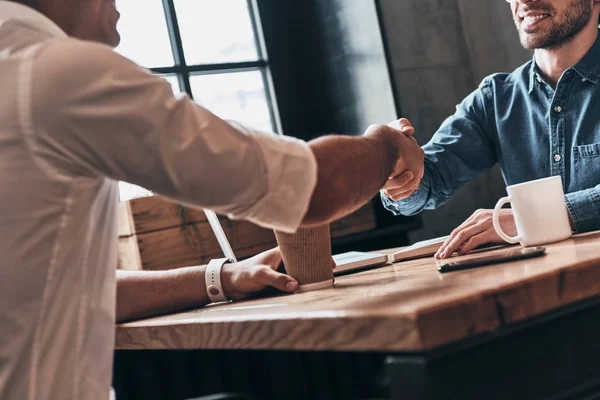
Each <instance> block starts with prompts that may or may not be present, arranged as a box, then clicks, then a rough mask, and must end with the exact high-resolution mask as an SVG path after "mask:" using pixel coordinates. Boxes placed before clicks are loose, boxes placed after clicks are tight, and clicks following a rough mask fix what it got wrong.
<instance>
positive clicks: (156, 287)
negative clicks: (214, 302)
mask: <svg viewBox="0 0 600 400" xmlns="http://www.w3.org/2000/svg"><path fill="white" fill-rule="evenodd" d="M204 271H205V267H186V268H178V269H174V270H168V271H125V270H117V322H121V321H126V320H131V319H137V318H143V317H147V316H150V315H156V314H163V313H167V312H173V311H178V310H183V309H187V308H192V307H199V306H203V305H205V304H208V303H209V302H210V300H209V299H208V295H207V294H206V290H205V283H204Z"/></svg>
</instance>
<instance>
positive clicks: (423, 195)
mask: <svg viewBox="0 0 600 400" xmlns="http://www.w3.org/2000/svg"><path fill="white" fill-rule="evenodd" d="M427 193H428V190H427V189H426V188H424V187H423V186H422V185H419V188H418V189H417V190H415V191H414V192H413V194H412V195H411V196H410V197H409V198H407V199H404V200H398V201H394V200H392V199H390V198H389V197H387V196H386V195H384V194H383V193H382V192H380V194H381V202H382V203H383V206H384V207H385V208H386V209H387V210H388V211H391V212H392V213H393V214H394V215H406V216H410V215H415V214H418V213H420V212H421V211H423V208H424V207H425V204H426V202H427Z"/></svg>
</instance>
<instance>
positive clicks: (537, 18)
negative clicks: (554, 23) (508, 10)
mask: <svg viewBox="0 0 600 400" xmlns="http://www.w3.org/2000/svg"><path fill="white" fill-rule="evenodd" d="M546 18H550V14H540V15H531V16H526V17H523V18H521V17H519V19H520V20H521V22H524V23H525V24H528V25H529V24H533V23H536V22H538V21H541V20H543V19H546Z"/></svg>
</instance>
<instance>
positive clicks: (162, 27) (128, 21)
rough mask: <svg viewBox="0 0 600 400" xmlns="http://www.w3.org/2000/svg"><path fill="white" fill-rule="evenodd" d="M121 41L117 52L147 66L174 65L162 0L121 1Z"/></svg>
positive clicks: (119, 26)
mask: <svg viewBox="0 0 600 400" xmlns="http://www.w3.org/2000/svg"><path fill="white" fill-rule="evenodd" d="M117 8H118V10H119V12H120V13H121V19H120V20H119V25H118V28H119V33H120V34H121V44H119V47H117V48H116V51H118V52H119V53H121V54H122V55H124V56H125V57H128V58H130V59H131V60H133V61H135V62H136V63H138V64H140V65H142V66H144V67H147V68H153V67H171V66H173V64H174V61H173V52H172V51H171V43H170V42H169V31H168V30H167V21H166V19H165V13H164V11H163V6H162V2H161V0H144V1H136V0H117Z"/></svg>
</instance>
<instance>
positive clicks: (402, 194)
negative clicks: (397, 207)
mask: <svg viewBox="0 0 600 400" xmlns="http://www.w3.org/2000/svg"><path fill="white" fill-rule="evenodd" d="M415 190H416V187H409V188H408V189H397V190H392V191H390V190H384V191H383V194H384V195H385V196H386V197H388V198H390V199H392V200H393V201H399V200H404V199H407V198H409V197H410V196H411V195H412V194H413V193H414V191H415Z"/></svg>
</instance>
